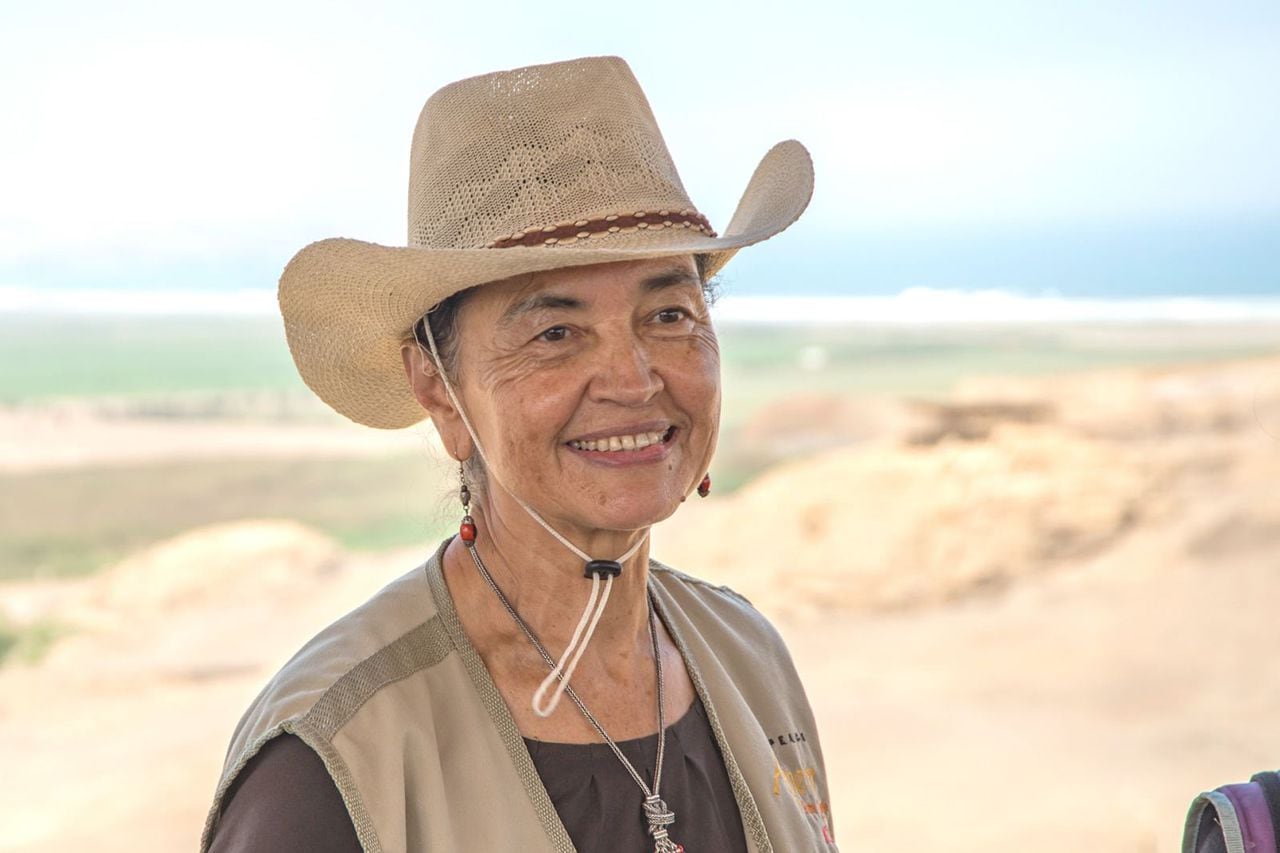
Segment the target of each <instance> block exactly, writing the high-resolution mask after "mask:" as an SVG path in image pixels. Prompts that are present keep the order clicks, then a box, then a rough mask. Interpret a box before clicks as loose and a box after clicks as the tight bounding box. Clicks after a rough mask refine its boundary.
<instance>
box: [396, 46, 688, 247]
mask: <svg viewBox="0 0 1280 853" xmlns="http://www.w3.org/2000/svg"><path fill="white" fill-rule="evenodd" d="M410 158H411V159H410V164H409V236H408V243H409V245H410V246H413V247H417V248H431V249H475V248H480V247H483V246H487V245H490V244H491V243H493V241H495V240H500V239H502V238H504V237H507V236H508V235H512V234H516V233H518V232H521V231H524V230H527V229H531V228H543V227H547V226H553V225H557V224H565V223H572V222H574V221H579V220H594V219H598V218H602V217H605V216H610V215H615V214H630V213H632V212H635V211H642V210H660V209H663V210H665V209H673V210H678V209H684V208H692V207H693V205H692V204H691V203H690V201H689V197H688V194H687V193H686V192H685V189H684V185H683V183H682V182H681V181H680V176H679V174H678V173H677V172H676V167H675V164H674V163H673V162H672V160H671V154H670V152H668V150H667V145H666V143H665V142H664V141H663V138H662V133H661V131H660V130H659V129H658V124H657V122H656V121H655V120H654V117H653V112H652V110H651V109H650V108H649V102H648V100H647V99H646V98H645V96H644V92H642V91H641V89H640V84H639V83H638V82H637V81H636V78H635V76H634V75H633V74H632V73H631V69H630V67H628V65H627V63H626V62H624V61H623V60H622V59H620V58H618V57H592V58H587V59H577V60H571V61H569V62H557V63H553V64H550V65H534V66H529V67H527V68H518V69H515V70H512V71H502V72H498V73H495V74H485V75H482V76H479V77H472V78H469V79H467V80H461V81H459V82H457V83H452V84H450V85H448V86H445V87H444V88H442V89H440V90H439V91H438V92H436V93H435V94H434V95H432V96H431V97H430V98H429V99H428V100H427V103H426V105H425V106H424V107H423V109H422V114H421V115H420V116H419V118H418V124H417V127H416V128H415V130H414V134H413V145H412V149H411V154H410Z"/></svg>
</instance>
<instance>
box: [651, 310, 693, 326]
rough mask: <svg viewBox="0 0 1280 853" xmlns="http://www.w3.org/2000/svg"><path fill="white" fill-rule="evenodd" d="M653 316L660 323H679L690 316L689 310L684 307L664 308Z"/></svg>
mask: <svg viewBox="0 0 1280 853" xmlns="http://www.w3.org/2000/svg"><path fill="white" fill-rule="evenodd" d="M653 316H654V319H656V320H657V321H658V322H659V323H662V324H664V325H669V324H671V323H679V322H680V321H682V320H684V319H685V318H687V317H688V316H689V312H688V311H686V310H684V309H683V308H663V309H662V310H661V311H659V312H658V313H657V314H655V315H653Z"/></svg>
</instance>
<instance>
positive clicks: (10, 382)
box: [0, 314, 1280, 424]
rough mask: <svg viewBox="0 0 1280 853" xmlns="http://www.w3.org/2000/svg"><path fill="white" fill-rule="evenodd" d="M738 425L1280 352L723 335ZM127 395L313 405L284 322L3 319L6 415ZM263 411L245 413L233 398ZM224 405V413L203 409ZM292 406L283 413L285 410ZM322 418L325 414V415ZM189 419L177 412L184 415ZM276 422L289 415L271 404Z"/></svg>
mask: <svg viewBox="0 0 1280 853" xmlns="http://www.w3.org/2000/svg"><path fill="white" fill-rule="evenodd" d="M719 331H720V338H721V352H722V356H723V363H724V376H725V416H726V419H727V423H729V424H732V423H733V422H735V421H737V420H738V419H740V418H741V417H743V416H744V415H745V414H746V413H749V412H750V411H752V410H753V409H754V408H755V407H757V406H759V405H761V404H762V403H766V402H769V401H770V400H775V399H778V398H780V397H782V396H785V395H786V394H789V393H793V392H795V391H800V390H805V391H821V392H831V393H839V394H847V393H886V394H912V395H939V394H945V393H946V392H947V391H948V390H949V389H950V388H951V387H952V386H953V385H954V384H955V382H956V381H957V380H958V379H961V378H963V377H965V376H971V375H975V374H996V373H999V374H1037V373H1052V372H1061V371H1069V370H1082V369H1088V368H1093V367H1100V366H1109V365H1121V364H1152V363H1172V362H1185V361H1194V360H1201V359H1214V358H1227V357H1236V356H1240V355H1252V354H1257V353H1262V352H1269V351H1276V350H1277V349H1280V339H1278V338H1277V330H1276V328H1275V327H1271V328H1269V329H1268V328H1264V327H1247V326H1246V327H1243V328H1240V329H1237V330H1229V329H1215V328H1211V327H1195V328H1185V327H1178V326H1163V327H1161V326H1130V327H1124V326H1116V327H1103V326H1099V327H1088V328H1085V327H1032V326H1021V327H992V328H976V327H967V326H966V327H960V328H956V329H947V328H936V327H924V328H920V327H870V326H868V327H861V326H859V327H843V326H837V327H828V326H818V327H813V328H804V327H786V326H781V327H780V326H770V327H760V326H742V325H739V326H724V327H722V328H721V329H720V330H719ZM64 397H90V398H119V399H123V400H125V401H130V400H131V401H133V404H134V405H136V406H139V407H145V406H146V405H147V404H148V401H152V402H153V403H154V404H155V406H157V407H159V408H163V406H170V407H179V404H180V403H181V401H182V398H183V397H190V398H192V399H193V400H195V401H197V402H196V403H192V404H189V405H193V406H196V408H194V409H193V410H192V411H193V412H194V413H196V414H200V415H209V414H218V413H222V414H226V415H228V416H234V415H237V414H247V415H253V414H254V413H255V412H254V410H255V409H257V408H259V407H260V406H262V403H261V401H262V400H264V399H267V400H271V399H279V400H290V399H296V400H297V401H300V402H298V403H297V404H296V405H297V406H299V407H304V408H305V407H307V406H311V405H312V404H313V402H314V398H313V397H312V396H311V395H310V392H309V391H307V389H306V388H305V386H303V384H302V381H301V379H299V378H298V375H297V373H296V372H295V370H294V367H293V362H292V360H291V359H290V356H289V351H288V348H287V347H286V345H285V342H284V333H283V330H282V328H281V326H280V321H279V320H278V319H276V318H273V317H207V318H205V317H187V316H183V317H66V316H22V315H4V314H0V404H14V403H21V402H32V401H48V400H52V399H57V398H64ZM239 399H252V400H255V401H257V402H255V403H254V404H253V406H252V407H251V408H250V410H249V411H245V412H237V411H235V403H234V401H236V400H239ZM202 400H203V401H209V400H214V401H219V400H221V401H222V405H223V406H224V409H219V408H217V407H216V406H214V407H213V408H209V407H205V408H199V406H198V402H199V401H202ZM280 405H284V404H283V403H281V404H280ZM314 405H315V406H316V407H318V406H319V404H318V403H315V404H314ZM181 411H182V410H181V408H177V410H176V412H170V413H177V414H181ZM261 414H262V416H264V417H270V418H274V417H277V416H278V414H279V407H278V406H276V405H270V404H268V405H266V406H265V410H264V411H262V412H261Z"/></svg>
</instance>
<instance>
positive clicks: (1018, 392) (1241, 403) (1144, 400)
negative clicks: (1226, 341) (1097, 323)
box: [954, 356, 1280, 442]
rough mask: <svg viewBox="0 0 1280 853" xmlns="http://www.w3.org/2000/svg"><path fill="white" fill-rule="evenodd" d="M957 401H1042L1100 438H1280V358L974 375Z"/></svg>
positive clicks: (1060, 418)
mask: <svg viewBox="0 0 1280 853" xmlns="http://www.w3.org/2000/svg"><path fill="white" fill-rule="evenodd" d="M954 397H955V400H956V401H957V403H958V404H965V403H973V402H982V403H985V404H987V405H991V404H997V403H998V404H1003V405H1024V406H1026V405H1040V406H1045V407H1049V408H1051V409H1052V410H1053V411H1054V418H1055V420H1056V421H1057V422H1058V423H1061V424H1062V425H1063V426H1064V427H1066V428H1068V429H1071V430H1074V431H1076V432H1079V433H1081V434H1084V435H1089V436H1094V437H1098V438H1112V439H1120V440H1127V439H1133V438H1139V437H1168V436H1177V435H1182V436H1185V435H1187V434H1192V433H1223V432H1236V431H1256V432H1258V433H1259V434H1261V435H1264V436H1270V437H1271V438H1272V439H1274V440H1275V441H1277V442H1280V357H1275V356H1269V357H1263V358H1255V359H1245V360H1241V361H1237V362H1232V363H1229V364H1203V365H1195V366H1178V367H1173V366H1168V365H1165V366H1159V367H1145V368H1125V369H1111V370H1099V371H1093V372H1089V373H1083V374H1070V375H1064V376H1060V377H1055V378H1053V379H1052V380H1046V379H1044V378H1038V379H1018V378H972V379H968V380H965V381H963V382H961V383H960V385H959V387H958V388H957V389H956V393H955V395H954Z"/></svg>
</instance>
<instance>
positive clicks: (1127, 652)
mask: <svg viewBox="0 0 1280 853" xmlns="http://www.w3.org/2000/svg"><path fill="white" fill-rule="evenodd" d="M1210 302H1211V300H1210ZM1264 303H1265V304H1264ZM933 304H935V311H936V310H937V309H936V301H935V303H933ZM968 304H969V305H970V307H972V302H970V303H968ZM743 305H744V303H739V304H738V305H735V304H734V303H733V302H731V301H728V300H726V302H725V303H724V304H723V305H722V306H719V307H718V308H717V311H718V312H720V316H721V320H720V333H721V345H722V352H723V363H724V381H725V407H724V418H723V426H722V434H721V442H720V449H719V452H718V454H717V462H716V466H715V468H714V469H713V472H712V473H713V476H714V477H715V482H716V491H715V494H714V495H713V496H712V497H711V498H710V499H708V500H706V501H690V502H689V503H687V504H686V505H685V506H684V507H682V509H681V510H680V512H679V513H678V514H677V515H676V517H675V518H674V519H673V520H672V521H671V522H668V523H666V524H664V525H661V526H660V527H659V528H658V529H656V530H655V533H654V546H653V555H654V556H655V557H657V558H658V559H660V560H663V561H664V562H668V563H670V564H672V565H675V566H678V567H679V568H681V569H683V570H685V571H688V572H690V573H692V574H695V575H699V576H702V577H706V578H708V579H711V580H714V581H716V582H719V583H725V584H728V585H730V586H733V587H735V588H736V589H738V590H739V591H741V592H742V593H744V594H745V595H747V596H748V597H749V598H750V599H751V600H752V601H753V602H754V603H755V604H756V606H757V607H759V608H760V609H761V610H762V611H763V612H765V613H766V614H767V615H769V616H770V617H771V618H772V619H774V620H775V622H776V624H777V625H778V627H779V629H780V630H781V631H782V633H783V634H784V636H785V637H786V638H787V640H788V642H789V644H790V646H791V649H792V651H793V654H794V656H795V658H796V661H797V663H798V665H799V667H800V669H801V672H802V675H803V676H804V679H805V683H806V685H807V688H808V690H809V692H810V697H811V699H812V702H813V704H814V707H815V710H816V712H817V714H818V717H819V725H820V731H821V733H822V736H823V739H824V740H823V746H824V748H825V751H826V756H827V762H828V772H829V775H830V780H831V787H832V798H833V809H834V816H835V829H836V833H837V838H838V840H839V841H840V842H841V844H842V846H843V847H844V848H845V849H848V850H865V851H886V852H887V851H899V850H904V849H917V850H940V851H957V853H967V851H986V850H991V849H996V848H1000V849H1035V850H1038V851H1049V853H1054V851H1063V853H1066V851H1084V850H1088V851H1144V852H1145V851H1170V853H1172V851H1175V850H1177V849H1178V847H1177V840H1178V838H1179V837H1180V833H1181V828H1182V819H1183V815H1184V813H1185V810H1186V807H1187V806H1188V805H1189V803H1190V801H1191V799H1192V797H1193V796H1194V795H1195V794H1196V793H1197V792H1199V791H1200V790H1202V789H1205V788H1211V787H1214V786H1216V785H1219V784H1222V783H1225V782H1228V781H1235V780H1240V779H1244V778H1247V777H1248V776H1249V775H1250V774H1251V773H1253V772H1255V771H1257V770H1261V769H1266V768H1274V767H1277V766H1280V731H1278V730H1277V727H1276V726H1275V720H1276V719H1277V717H1280V679H1277V678H1274V677H1270V676H1271V675H1272V674H1273V673H1274V670H1275V666H1274V664H1273V662H1272V661H1271V660H1270V652H1269V650H1270V649H1272V648H1273V647H1274V641H1275V628H1274V624H1275V613H1274V604H1275V602H1277V601H1280V493H1278V492H1277V489H1276V483H1278V482H1280V312H1274V313H1273V308H1274V301H1273V302H1271V303H1266V301H1265V300H1260V301H1258V302H1256V303H1248V304H1243V305H1240V304H1237V305H1234V306H1228V309H1229V310H1228V309H1224V310H1223V312H1222V313H1220V314H1218V315H1216V316H1209V315H1206V314H1204V312H1203V308H1204V306H1203V305H1201V306H1200V307H1199V309H1195V310H1192V309H1194V306H1192V308H1188V306H1187V304H1186V303H1181V306H1182V307H1181V308H1178V307H1177V304H1174V303H1166V304H1165V308H1166V309H1167V310H1165V311H1164V312H1163V313H1162V312H1160V311H1152V310H1151V306H1150V305H1148V306H1146V313H1145V314H1143V315H1142V316H1135V315H1134V313H1133V311H1128V312H1126V310H1125V309H1124V308H1123V306H1120V307H1116V304H1115V303H1110V304H1109V305H1108V306H1104V307H1106V308H1107V310H1109V311H1111V313H1110V314H1105V313H1104V314H1099V313H1098V311H1097V309H1096V306H1095V308H1093V309H1090V308H1087V307H1086V308H1081V307H1080V306H1079V304H1078V303H1063V304H1059V305H1058V306H1057V307H1056V308H1054V307H1052V305H1050V307H1048V308H1047V309H1046V307H1045V306H1046V303H1044V302H1041V303H1039V308H1038V309H1037V310H1039V311H1040V314H1039V315H1037V316H1027V315H1026V314H1019V313H1018V312H1017V311H1010V310H1008V306H1007V305H1006V306H1003V307H1002V308H1001V309H1000V310H999V311H995V312H988V313H987V314H985V315H974V314H972V313H970V314H965V313H964V312H962V311H959V310H958V309H954V307H953V308H952V309H950V310H949V311H943V312H941V314H940V315H935V316H931V317H922V316H919V315H918V314H916V315H912V314H910V312H907V313H905V314H904V313H902V312H901V311H900V310H899V309H902V305H903V303H902V302H901V301H900V302H898V303H897V304H896V306H889V308H886V307H885V306H884V305H881V306H880V309H879V310H880V313H879V314H877V313H875V306H874V305H871V304H869V303H866V302H863V303H860V304H855V303H844V305H845V309H842V310H846V311H847V312H849V313H852V314H853V316H850V315H849V313H846V314H845V315H841V316H837V314H838V312H836V311H834V309H833V310H828V311H825V312H821V313H820V315H821V316H822V317H823V319H824V322H821V323H812V322H809V323H803V324H801V323H798V322H796V321H795V320H794V318H793V319H792V320H791V321H790V322H786V319H787V318H779V317H777V316H772V317H771V316H770V313H769V309H768V308H767V306H765V307H762V306H760V305H756V306H754V307H751V306H746V307H743ZM851 305H852V307H850V306H851ZM1170 306H1172V307H1170ZM908 307H909V306H908ZM988 307H989V306H988ZM260 308H261V306H259V307H258V308H255V309H254V310H249V311H246V312H244V313H241V314H239V315H231V314H228V315H224V316H213V317H208V316H197V315H193V314H191V313H180V314H160V315H152V316H138V315H133V314H129V313H122V312H118V311H111V310H101V311H97V312H93V311H90V312H87V313H78V314H74V315H71V314H63V313H48V312H44V313H25V314H23V313H6V314H0V506H2V508H3V509H2V511H0V755H2V756H4V758H3V766H4V770H5V772H4V773H3V774H0V851H37V850H39V851H71V850H82V849H94V850H102V851H111V850H126V849H127V850H131V851H140V850H148V851H149V850H156V851H161V850H165V851H167V850H179V849H193V847H194V846H195V844H196V841H197V839H198V836H199V833H200V830H201V827H202V825H203V820H204V811H205V809H206V808H207V806H208V803H209V801H210V799H211V796H212V793H213V788H214V785H215V782H216V780H217V776H218V772H219V768H220V765H221V762H222V758H223V752H224V750H225V748H226V744H227V742H228V739H229V737H230V734H231V731H232V729H233V727H234V726H235V724H236V721H237V719H238V717H239V714H240V713H241V711H242V710H243V709H244V707H245V706H246V705H247V703H248V702H249V700H250V699H251V698H252V697H253V695H254V694H256V692H257V691H258V690H259V689H260V687H261V686H262V684H263V683H264V681H265V679H266V678H267V677H269V676H270V674H271V673H272V672H273V671H274V670H275V669H276V668H277V667H278V666H279V665H280V664H281V663H283V662H284V661H285V660H286V659H287V658H288V656H289V655H290V654H291V653H292V652H293V651H294V650H295V649H296V648H297V647H298V646H299V645H301V644H302V643H303V642H304V641H305V640H306V639H307V638H308V637H310V636H311V635H312V634H314V633H315V632H316V631H318V630H319V629H320V628H321V627H323V626H324V625H325V624H327V623H328V622H329V621H331V620H332V619H334V618H336V617H337V616H339V615H340V614H342V613H343V612H345V611H346V610H348V609H350V608H351V607H353V606H355V605H356V604H358V603H359V602H360V601H362V600H363V599H364V598H365V597H367V596H368V595H369V594H371V593H372V592H373V591H374V590H376V589H377V588H379V587H380V586H381V585H383V584H384V583H386V582H388V581H390V580H391V579H393V578H395V577H397V576H398V575H400V574H402V573H403V572H405V571H408V570H409V569H411V568H412V567H413V566H414V565H416V564H418V563H420V562H421V561H422V560H423V559H424V558H425V557H426V555H427V554H429V553H430V552H431V550H433V549H434V548H435V546H436V544H437V543H438V542H439V540H440V539H441V538H442V537H443V536H445V535H448V534H449V533H450V532H451V530H452V529H453V528H454V527H455V526H456V522H457V519H456V510H455V506H454V495H453V488H454V484H453V481H452V475H451V467H450V466H449V465H447V464H446V463H445V457H444V455H443V453H442V452H441V451H440V450H439V448H438V446H437V444H436V441H435V438H434V433H433V432H432V430H431V428H430V426H429V425H422V426H419V427H415V428H411V429H408V430H401V431H395V432H380V431H377V430H371V429H366V428H363V427H358V426H355V425H353V424H350V423H347V422H345V421H344V420H342V419H341V418H340V417H339V416H337V415H335V414H333V413H332V412H330V411H329V410H328V409H326V408H325V407H324V406H323V404H321V403H319V402H318V401H317V400H315V399H314V398H313V397H312V396H311V395H310V393H309V392H308V391H307V390H306V389H305V388H304V387H303V386H302V385H301V383H300V380H298V379H297V377H296V374H295V373H294V371H293V366H292V363H291V362H290V359H289V355H288V352H287V350H286V349H285V347H284V344H283V341H282V338H281V334H280V330H279V326H278V321H277V320H276V319H274V318H272V317H270V316H268V315H266V314H265V312H264V311H262V310H259V309H260ZM890 309H893V310H890ZM1197 310H1198V311H1199V312H1200V313H1196V312H1197ZM857 311H861V312H862V313H861V314H858V313H857ZM895 311H898V313H894V312H895ZM1071 311H1077V313H1076V314H1074V315H1073V314H1071ZM1001 312H1003V313H1001ZM1138 313H1140V314H1141V313H1142V312H1138ZM926 816H927V817H926ZM1028 839H1034V840H1033V841H1029V840H1028Z"/></svg>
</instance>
